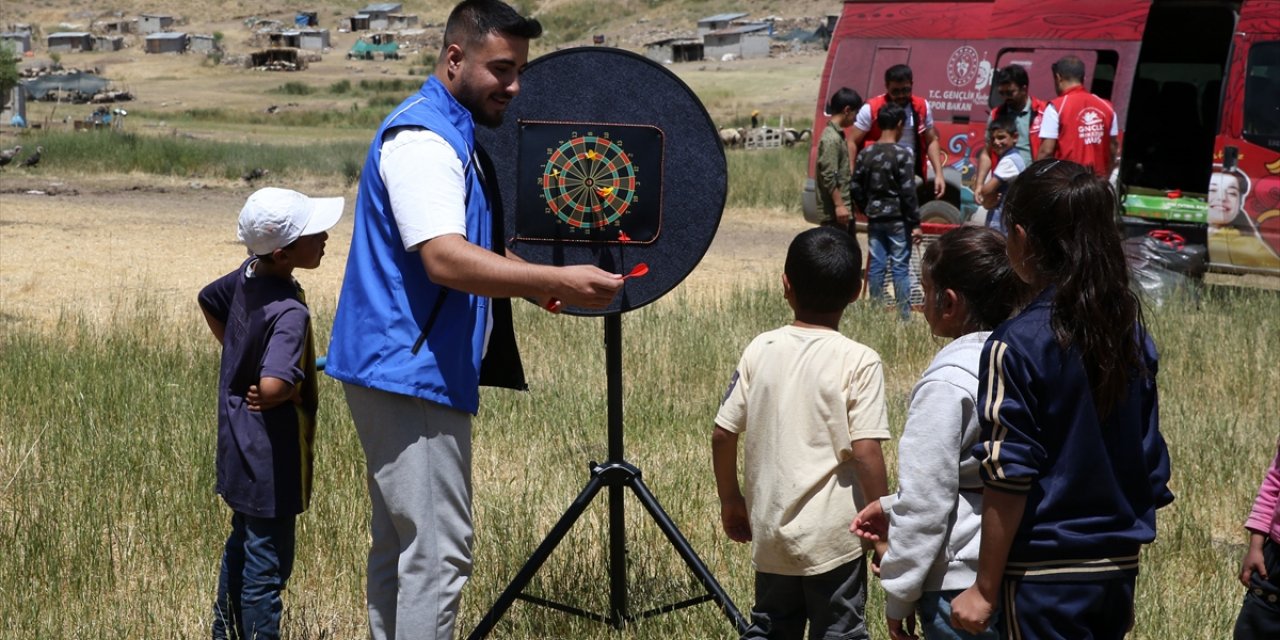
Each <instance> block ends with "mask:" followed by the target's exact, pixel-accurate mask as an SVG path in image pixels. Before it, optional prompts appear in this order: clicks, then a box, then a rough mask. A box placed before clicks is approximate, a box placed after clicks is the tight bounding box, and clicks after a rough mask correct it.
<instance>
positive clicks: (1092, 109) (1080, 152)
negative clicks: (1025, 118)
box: [1049, 86, 1116, 178]
mask: <svg viewBox="0 0 1280 640" xmlns="http://www.w3.org/2000/svg"><path fill="white" fill-rule="evenodd" d="M1049 104H1050V105H1053V108H1054V109H1055V110H1057V112H1058V147H1057V149H1056V150H1055V151H1054V154H1053V155H1054V157H1055V158H1058V159H1059V160H1070V161H1072V162H1078V163H1080V164H1082V165H1084V166H1086V167H1092V168H1093V172H1094V174H1096V175H1098V176H1100V177H1103V178H1105V177H1107V176H1106V172H1107V165H1109V164H1110V158H1111V121H1112V120H1113V119H1115V115H1116V112H1115V110H1114V109H1112V108H1111V103H1110V102H1107V101H1106V100H1103V99H1102V98H1099V97H1098V96H1095V95H1093V94H1092V93H1089V92H1088V91H1085V90H1084V87H1082V86H1076V87H1072V88H1070V89H1068V90H1067V92H1066V93H1064V94H1062V95H1060V96H1058V97H1057V98H1054V99H1053V101H1052V102H1050V103H1049Z"/></svg>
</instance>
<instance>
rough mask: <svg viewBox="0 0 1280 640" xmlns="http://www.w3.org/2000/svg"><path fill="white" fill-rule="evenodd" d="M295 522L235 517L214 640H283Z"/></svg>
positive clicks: (224, 562)
mask: <svg viewBox="0 0 1280 640" xmlns="http://www.w3.org/2000/svg"><path fill="white" fill-rule="evenodd" d="M295 520H296V516H285V517H282V518H255V517H253V516H248V515H245V514H243V513H233V514H232V516H231V535H229V536H227V544H226V547H225V548H224V549H223V552H222V570H221V571H220V572H219V574H218V599H217V601H216V602H214V603H213V638H214V640H224V639H234V638H240V639H241V640H270V639H274V638H279V637H280V614H281V613H282V612H283V611H284V603H283V602H282V601H281V599H280V594H281V593H282V592H283V591H284V587H285V584H286V583H287V582H288V581H289V574H291V573H293V549H294V521H295Z"/></svg>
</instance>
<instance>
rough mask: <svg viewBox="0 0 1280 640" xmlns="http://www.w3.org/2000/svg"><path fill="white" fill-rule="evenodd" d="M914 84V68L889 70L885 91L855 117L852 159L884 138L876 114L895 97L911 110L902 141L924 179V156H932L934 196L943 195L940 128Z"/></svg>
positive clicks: (852, 131) (850, 135)
mask: <svg viewBox="0 0 1280 640" xmlns="http://www.w3.org/2000/svg"><path fill="white" fill-rule="evenodd" d="M913 85H914V81H913V80H912V74H911V67H908V66H907V65H905V64H895V65H893V66H892V67H889V68H888V69H886V70H885V72H884V90H885V92H884V93H882V94H880V95H878V96H876V97H874V98H872V99H870V100H868V101H867V103H866V104H864V105H862V108H861V109H859V110H858V115H857V117H855V118H854V120H853V129H851V130H850V131H849V148H850V152H849V158H850V160H851V161H852V162H854V163H856V162H857V155H858V153H857V151H858V149H860V148H862V147H865V146H868V145H870V144H872V143H874V142H876V141H877V140H879V139H880V127H879V126H877V125H876V116H878V115H880V108H881V107H883V106H884V105H885V104H886V103H887V102H889V101H890V100H892V101H894V102H896V103H898V104H900V105H902V107H903V108H904V109H905V110H906V112H907V122H906V124H905V125H903V127H902V138H900V139H899V140H898V144H899V145H902V146H903V147H906V149H907V150H908V151H910V152H911V153H912V159H913V162H914V163H915V167H916V169H915V171H916V175H918V176H920V177H921V178H924V177H925V175H926V172H925V165H924V159H925V157H926V156H927V157H928V158H929V163H930V164H932V165H933V195H934V197H935V198H941V197H942V194H943V192H944V191H945V190H946V188H947V183H946V182H945V181H944V180H943V179H942V147H940V146H939V145H938V130H937V129H935V128H933V112H932V111H930V110H929V103H928V102H926V101H925V99H924V98H921V97H919V96H914V95H911V88H912V86H913ZM922 151H923V153H922Z"/></svg>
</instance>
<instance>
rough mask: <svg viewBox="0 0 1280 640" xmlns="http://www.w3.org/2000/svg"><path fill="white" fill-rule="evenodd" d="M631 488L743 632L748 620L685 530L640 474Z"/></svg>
mask: <svg viewBox="0 0 1280 640" xmlns="http://www.w3.org/2000/svg"><path fill="white" fill-rule="evenodd" d="M631 490H632V491H633V492H634V493H635V494H636V497H637V498H639V499H640V503H641V504H643V505H644V508H645V509H646V510H648V512H649V515H650V516H653V520H654V522H656V523H657V524H658V528H659V529H661V530H662V533H664V534H666V536H667V540H668V541H669V542H671V546H673V547H675V548H676V552H677V553H679V554H680V557H681V558H683V559H684V562H685V564H686V565H688V566H689V570H690V571H692V572H693V575H695V576H697V578H698V580H699V581H700V582H702V586H703V588H705V589H706V590H707V592H708V593H710V594H711V596H712V598H714V599H715V601H716V604H718V605H720V611H722V612H723V613H724V615H725V617H727V618H729V622H731V623H733V626H734V628H735V629H737V630H738V633H743V632H745V631H746V630H747V621H746V619H744V618H743V617H742V613H741V612H739V611H738V608H737V607H735V606H734V605H733V601H732V600H730V599H729V594H727V593H725V591H724V589H723V588H722V587H721V586H720V583H719V582H717V581H716V578H715V576H713V575H711V571H710V570H709V569H707V565H706V564H704V563H703V562H702V559H701V558H699V557H698V554H697V552H695V551H694V550H693V547H692V546H691V545H690V544H689V541H688V540H686V539H685V537H684V534H682V533H680V529H678V528H677V527H676V524H675V523H674V522H672V521H671V517H670V516H668V515H667V512H666V511H663V509H662V505H661V504H658V499H657V498H655V497H654V496H653V493H652V492H651V491H649V487H648V486H646V485H645V483H644V480H642V479H641V478H640V476H639V474H637V475H636V476H635V477H634V478H632V480H631Z"/></svg>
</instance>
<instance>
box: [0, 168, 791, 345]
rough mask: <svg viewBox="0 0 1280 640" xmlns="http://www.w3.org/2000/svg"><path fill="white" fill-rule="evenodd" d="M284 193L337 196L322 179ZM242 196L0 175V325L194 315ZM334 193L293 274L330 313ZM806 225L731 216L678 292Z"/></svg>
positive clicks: (777, 267) (334, 289)
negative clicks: (315, 264)
mask: <svg viewBox="0 0 1280 640" xmlns="http://www.w3.org/2000/svg"><path fill="white" fill-rule="evenodd" d="M144 185H145V186H144ZM289 186H290V187H292V188H297V189H300V190H303V191H306V192H309V193H315V194H317V195H336V194H334V192H333V190H332V188H331V187H328V186H326V185H323V184H315V185H298V184H290V185H289ZM251 191H252V189H250V188H248V187H243V186H239V185H231V184H226V185H197V186H193V184H192V183H191V182H190V181H186V180H179V179H164V178H155V177H153V176H145V177H131V176H116V177H110V178H94V179H93V180H92V181H85V182H78V181H74V180H65V181H58V180H50V179H48V178H47V177H44V178H42V179H40V180H38V181H35V180H32V179H30V178H26V179H20V178H10V177H0V327H3V326H5V325H7V324H9V323H13V322H22V323H27V322H35V323H41V324H46V323H51V322H53V321H55V320H56V319H57V318H58V316H59V315H60V314H62V313H64V312H68V311H69V312H73V313H76V314H81V315H83V316H85V317H86V318H89V319H91V320H94V321H106V320H109V319H110V318H111V317H112V316H113V315H114V314H115V313H118V312H120V311H121V310H127V309H130V308H133V307H134V306H135V305H138V304H140V303H154V304H150V305H149V306H153V307H155V308H157V309H160V310H162V311H166V312H170V313H172V314H173V317H175V318H182V317H190V318H193V319H194V318H198V317H199V315H198V312H197V310H196V307H195V304H194V300H195V295H196V292H197V291H198V290H199V288H200V287H201V286H203V285H204V284H205V283H207V282H209V281H211V280H212V279H214V278H215V277H217V276H219V275H221V274H222V273H225V272H226V271H228V270H229V269H231V268H232V267H234V266H235V264H236V263H237V261H238V260H239V259H240V258H241V257H242V256H243V255H244V250H243V248H242V245H240V244H239V243H237V242H236V237H235V221H236V216H237V215H238V214H239V211H240V207H241V205H242V204H243V203H244V199H245V198H246V197H247V196H248V195H249V193H251ZM342 195H345V196H346V197H347V213H346V215H345V216H344V217H343V220H342V222H340V223H339V224H338V226H337V227H336V228H335V229H334V231H333V232H332V233H331V234H330V235H331V238H330V240H329V243H328V246H327V247H326V249H325V251H326V255H325V260H324V263H323V264H322V265H321V266H320V268H319V269H317V270H315V271H314V272H306V273H304V274H302V275H301V276H300V278H299V279H300V280H302V282H303V284H304V285H306V287H307V290H308V293H309V297H310V300H311V302H312V304H313V306H316V307H317V308H321V307H328V308H330V309H331V308H332V305H333V304H335V303H336V300H337V295H338V290H339V288H340V285H341V281H342V273H343V266H344V264H345V262H346V257H347V248H348V245H349V244H350V240H351V229H352V217H351V211H352V206H353V204H354V200H355V192H354V190H352V191H350V192H347V193H345V194H342ZM804 228H806V224H805V222H804V221H803V220H802V219H801V217H800V214H799V213H798V212H785V211H780V210H765V209H731V210H728V211H726V212H725V215H724V218H723V220H722V223H721V226H720V229H719V231H718V233H717V236H716V239H715V241H714V242H713V243H712V246H711V249H710V250H709V251H708V252H707V254H706V256H705V257H704V258H703V261H702V263H701V264H700V265H699V266H698V267H697V268H696V269H695V270H694V272H693V273H692V274H691V275H690V276H689V278H688V279H687V280H686V281H685V282H684V284H683V285H682V287H681V288H683V289H688V290H689V291H690V292H691V293H696V294H698V295H717V294H720V293H723V292H726V291H728V290H730V289H731V288H732V287H733V286H734V285H735V284H737V283H741V282H754V281H755V280H756V279H758V278H764V279H771V278H774V277H776V275H777V274H779V273H781V268H782V261H783V257H784V253H785V251H786V245H787V242H789V240H790V238H791V237H792V236H794V234H795V233H797V232H799V231H801V230H803V229H804Z"/></svg>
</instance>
